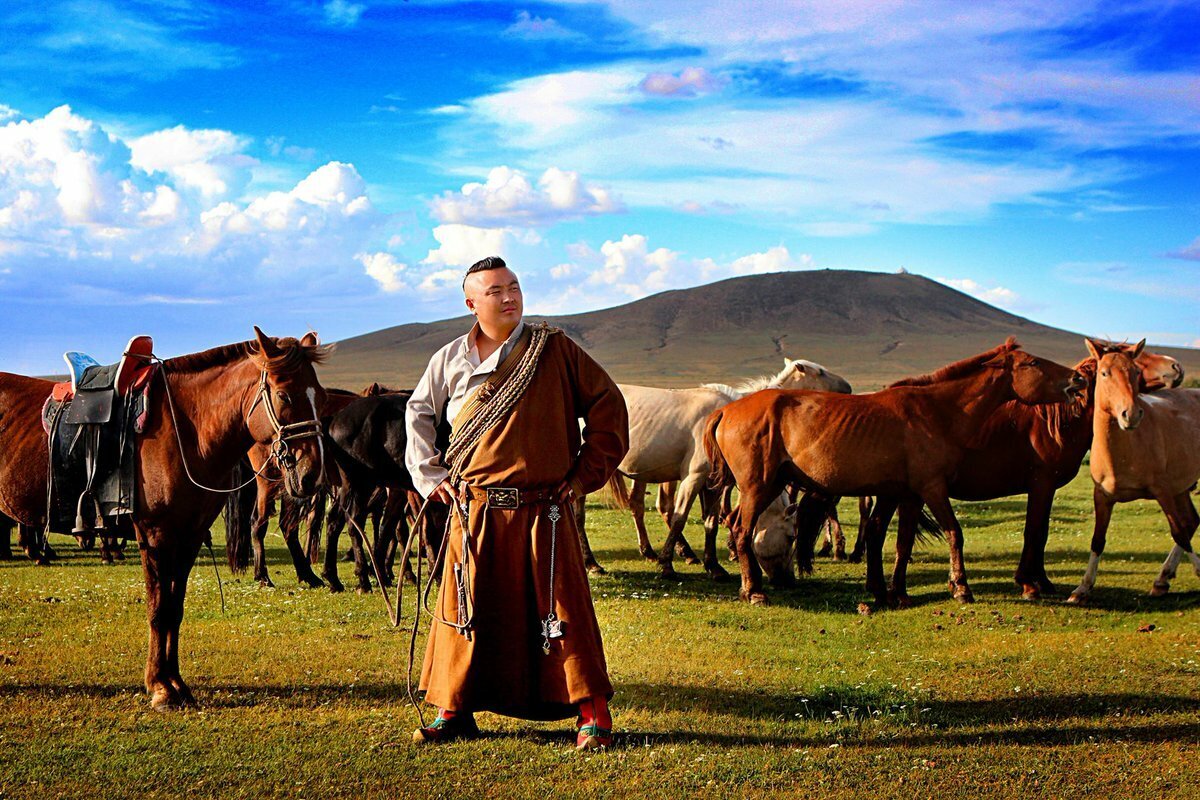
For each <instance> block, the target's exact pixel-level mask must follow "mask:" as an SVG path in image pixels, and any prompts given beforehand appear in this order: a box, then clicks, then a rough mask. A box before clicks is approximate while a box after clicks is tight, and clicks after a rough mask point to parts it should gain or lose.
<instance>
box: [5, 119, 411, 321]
mask: <svg viewBox="0 0 1200 800" xmlns="http://www.w3.org/2000/svg"><path fill="white" fill-rule="evenodd" d="M247 145H248V140H247V139H245V138H244V137H240V136H237V135H235V134H233V133H230V132H228V131H220V130H189V129H187V128H184V127H180V126H177V127H173V128H169V129H166V130H162V131H157V132H154V133H150V134H147V135H145V136H140V137H137V138H133V139H131V140H129V141H125V140H122V139H121V138H120V137H118V136H116V135H115V134H113V133H111V132H110V131H107V130H105V129H104V128H103V127H102V126H101V125H99V124H98V123H96V122H95V121H93V120H90V119H87V118H85V117H82V116H80V115H78V114H76V113H74V112H73V111H72V110H71V109H70V108H69V107H67V106H61V107H59V108H56V109H54V110H53V111H51V112H49V113H48V114H46V115H45V116H44V117H41V118H36V119H30V120H14V121H10V122H8V123H7V124H3V125H0V269H5V270H7V271H8V279H9V280H14V281H18V282H20V283H22V284H23V285H25V286H42V287H45V290H47V291H53V290H54V288H55V286H57V285H58V283H56V278H55V277H54V276H55V275H62V276H67V275H70V276H72V278H74V276H76V275H78V274H80V271H81V270H89V269H90V270H91V273H92V277H91V278H89V280H91V281H92V282H94V283H95V284H97V290H99V285H100V284H103V283H105V282H107V285H109V286H112V287H113V291H115V292H118V293H119V292H123V291H126V290H127V287H128V286H130V285H132V281H131V279H130V277H129V276H130V274H131V272H130V271H131V270H132V271H138V270H141V271H142V272H141V273H140V274H141V275H142V276H143V278H142V279H141V280H139V282H138V283H139V286H141V288H142V289H143V290H146V289H148V288H149V287H148V286H144V285H142V284H143V283H144V281H145V279H146V278H150V277H151V276H153V280H154V281H155V282H157V284H156V288H155V289H154V290H153V291H150V292H149V294H152V295H154V296H163V297H173V296H184V295H186V292H187V291H189V290H192V291H196V292H203V291H205V288H204V287H208V288H209V289H212V290H218V289H222V288H227V287H228V285H229V282H230V281H232V280H238V281H240V282H243V283H244V282H245V280H246V279H247V278H249V279H252V280H260V281H267V282H269V283H271V285H273V286H276V287H287V288H297V287H301V286H308V287H311V286H312V285H314V282H317V283H319V282H321V281H328V280H331V279H334V277H335V276H338V275H342V276H359V278H360V279H361V281H362V286H363V287H364V288H365V287H369V286H370V285H372V284H371V283H370V282H369V280H368V278H370V279H374V281H375V283H377V284H379V285H381V286H383V285H385V284H386V285H393V284H394V282H395V281H396V280H398V279H399V278H398V276H399V270H397V271H395V272H392V273H390V274H389V273H388V272H387V271H386V270H385V269H384V267H385V266H389V265H387V264H386V262H381V261H373V262H372V263H371V264H365V263H362V262H361V261H360V262H357V263H356V261H355V256H356V254H360V253H370V252H374V251H375V250H376V249H378V245H376V246H375V247H374V248H372V244H374V243H376V242H382V241H384V240H387V239H388V238H389V236H388V235H387V234H388V233H389V231H387V230H386V227H387V225H386V222H387V218H386V217H385V216H384V215H382V214H380V213H379V212H378V211H376V210H375V208H374V207H373V206H372V204H371V201H370V199H369V198H368V197H367V194H366V183H365V182H364V181H363V179H362V177H361V176H360V175H359V174H358V172H357V171H356V170H355V169H354V167H353V166H352V165H350V164H344V163H341V162H330V163H328V164H326V165H324V166H322V167H320V168H318V169H316V170H314V171H313V172H312V173H311V174H309V175H308V176H306V177H305V178H303V179H302V180H300V181H298V182H297V183H295V184H294V185H293V186H292V187H291V188H290V189H287V190H284V191H274V192H269V193H267V194H262V195H259V196H256V197H251V198H245V199H243V198H241V197H240V195H241V194H242V192H243V190H244V188H245V187H246V186H247V185H248V184H249V182H250V180H251V177H252V174H253V173H252V168H253V167H254V166H255V165H256V164H257V162H255V161H254V160H253V159H250V158H248V157H247V156H245V154H244V153H243V152H242V151H243V150H244V148H245V147H246V146H247ZM393 238H394V237H393ZM360 265H361V266H363V267H374V271H373V272H368V273H367V275H366V276H364V275H363V273H362V272H361V271H360V270H359V269H358V267H359V266H360ZM100 266H103V269H98V267H100ZM301 276H305V277H303V278H301ZM343 283H344V281H343ZM385 288H386V286H385Z"/></svg>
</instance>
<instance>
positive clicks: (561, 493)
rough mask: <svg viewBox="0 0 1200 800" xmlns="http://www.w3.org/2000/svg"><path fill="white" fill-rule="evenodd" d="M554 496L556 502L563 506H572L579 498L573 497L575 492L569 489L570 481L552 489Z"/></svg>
mask: <svg viewBox="0 0 1200 800" xmlns="http://www.w3.org/2000/svg"><path fill="white" fill-rule="evenodd" d="M554 496H555V497H557V498H558V502H560V503H562V504H563V505H567V504H572V505H573V504H574V503H575V501H576V500H578V499H579V498H578V497H576V496H575V490H574V489H572V488H571V482H570V481H563V482H562V483H560V484H559V485H558V486H557V487H556V488H555V489H554Z"/></svg>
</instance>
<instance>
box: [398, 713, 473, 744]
mask: <svg viewBox="0 0 1200 800" xmlns="http://www.w3.org/2000/svg"><path fill="white" fill-rule="evenodd" d="M478 735H479V726H477V725H476V724H475V715H474V714H472V713H471V712H469V711H461V712H454V711H450V710H448V709H445V708H442V709H438V715H437V719H435V720H434V721H433V722H432V723H430V724H429V725H426V726H425V727H424V728H417V729H416V730H415V731H413V742H415V743H416V744H444V743H446V742H453V741H455V740H456V739H474V738H475V737H476V736H478Z"/></svg>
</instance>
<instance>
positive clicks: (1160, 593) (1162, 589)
mask: <svg viewBox="0 0 1200 800" xmlns="http://www.w3.org/2000/svg"><path fill="white" fill-rule="evenodd" d="M1169 591H1171V585H1170V584H1166V585H1165V586H1164V585H1163V584H1161V583H1156V584H1154V585H1153V586H1151V587H1150V597H1166V596H1167V592H1169Z"/></svg>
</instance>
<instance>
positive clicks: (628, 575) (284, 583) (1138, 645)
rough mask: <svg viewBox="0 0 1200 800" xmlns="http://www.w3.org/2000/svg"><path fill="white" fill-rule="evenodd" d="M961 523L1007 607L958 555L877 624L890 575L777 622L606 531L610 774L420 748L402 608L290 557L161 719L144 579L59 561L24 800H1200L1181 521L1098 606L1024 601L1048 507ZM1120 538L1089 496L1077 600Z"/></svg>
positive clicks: (1135, 524)
mask: <svg viewBox="0 0 1200 800" xmlns="http://www.w3.org/2000/svg"><path fill="white" fill-rule="evenodd" d="M850 505H851V504H850V503H848V502H847V503H843V517H845V518H846V519H845V520H844V521H845V522H847V523H853V521H854V520H853V518H854V512H853V510H852V509H851V508H850ZM958 508H959V511H960V515H961V518H962V520H963V523H964V526H965V528H966V547H967V565H968V570H969V575H970V577H971V583H972V587H973V589H974V591H975V595H976V597H977V598H978V601H977V602H976V603H975V604H974V605H972V606H965V607H960V606H958V605H957V604H955V603H953V602H952V601H950V600H949V598H948V596H947V593H946V586H945V575H946V552H945V547H944V545H942V544H940V543H934V544H931V545H929V546H927V547H925V548H924V549H920V550H918V551H917V553H916V554H915V561H914V564H913V565H912V568H911V570H910V578H909V586H910V591H911V593H912V595H913V598H914V600H915V602H916V606H915V607H914V608H912V609H909V610H906V611H890V612H877V613H874V614H871V615H869V616H860V615H859V614H858V613H857V611H856V606H857V604H858V603H859V602H860V601H862V600H866V599H867V597H866V595H865V593H864V592H863V591H862V577H863V568H862V567H861V566H857V565H849V564H837V563H833V562H832V561H829V560H827V559H819V560H818V562H817V569H816V572H815V574H814V575H813V576H812V577H810V578H807V579H803V580H801V581H800V583H799V586H798V587H797V588H796V589H794V590H788V591H780V590H775V591H773V592H772V601H773V605H771V606H770V607H768V608H751V607H749V606H747V605H745V604H742V603H739V602H737V600H736V584H735V583H734V582H729V583H724V584H714V583H710V582H709V581H708V580H707V579H706V578H704V577H703V574H702V573H701V572H700V568H699V567H688V566H683V567H681V571H682V574H683V576H684V577H683V578H682V580H681V581H679V582H672V583H666V584H664V583H662V582H660V581H658V580H656V579H655V577H654V569H653V565H651V564H649V563H647V562H644V561H642V560H641V559H640V558H639V557H637V553H636V550H635V548H634V537H633V531H632V525H631V524H630V523H629V522H628V520H627V519H626V518H625V517H623V516H621V515H620V514H618V512H615V511H610V510H607V509H605V508H603V507H600V506H597V507H595V508H593V509H590V521H591V523H592V525H591V527H592V531H593V534H592V541H593V544H594V545H595V547H596V551H597V556H598V557H599V558H600V560H601V561H602V563H604V564H605V565H606V566H607V567H608V569H609V574H608V575H606V576H602V577H598V578H593V580H592V590H593V593H594V596H595V598H596V606H597V611H598V613H599V617H600V624H601V628H602V630H603V631H604V635H605V643H606V647H607V653H608V660H609V664H610V668H611V672H612V677H613V682H614V684H615V685H616V687H617V696H616V698H615V700H614V712H615V726H616V729H617V735H618V739H617V742H616V745H615V747H614V749H613V750H612V751H610V752H607V753H602V754H596V755H591V756H580V755H577V754H576V753H574V752H573V751H572V750H571V748H570V746H569V743H570V741H571V738H570V732H569V726H570V723H559V724H531V723H524V722H520V721H516V720H509V719H504V718H500V717H495V716H491V715H481V717H480V724H481V726H482V727H483V728H485V730H486V731H487V732H488V735H487V736H486V737H485V738H483V739H482V740H479V741H474V742H465V743H456V744H452V745H448V746H444V747H440V748H430V749H416V748H414V747H413V746H412V745H411V744H410V743H409V737H410V733H411V731H412V729H413V727H414V725H415V723H416V715H415V714H414V712H413V710H412V709H411V708H410V707H409V706H408V705H407V703H406V701H405V699H404V685H405V684H404V668H405V653H406V649H407V641H408V638H407V632H406V631H405V630H393V629H391V628H390V627H389V626H388V623H387V620H386V618H385V616H384V613H383V608H382V603H381V601H380V598H379V596H378V595H377V594H376V595H374V596H356V595H354V594H343V595H336V596H334V595H330V594H329V593H328V592H326V591H324V590H302V589H299V588H297V587H296V586H295V583H294V578H293V577H292V575H291V571H290V567H289V565H288V564H286V563H285V559H286V553H285V550H284V548H283V544H282V542H281V541H280V540H279V539H278V538H277V537H273V538H272V539H271V540H269V542H268V544H269V547H270V555H271V564H270V566H271V569H272V574H273V576H274V578H275V581H276V583H277V585H278V586H279V588H276V589H260V588H259V587H258V586H257V585H256V584H255V583H253V582H252V581H250V580H249V579H248V578H246V577H242V578H240V579H234V580H230V578H229V575H228V573H227V571H226V570H225V567H224V565H223V563H222V566H221V570H222V573H223V576H224V578H225V594H226V599H227V606H228V607H227V611H226V613H225V614H222V612H221V606H220V600H219V596H218V593H217V583H216V580H215V578H214V575H213V570H212V566H211V564H210V563H208V561H207V555H204V561H203V562H202V563H201V564H200V565H199V566H198V567H197V570H196V571H195V572H194V573H193V576H192V580H191V587H190V593H189V597H188V603H187V619H186V620H185V622H184V628H183V635H182V654H183V655H182V663H183V673H184V677H185V678H187V679H188V680H189V682H190V683H191V685H192V687H193V689H194V690H195V692H196V695H197V698H198V699H199V701H200V703H201V704H202V708H201V709H200V710H197V711H188V712H182V713H173V714H158V713H155V712H153V711H152V710H151V709H150V706H149V702H148V700H147V698H146V697H145V695H144V694H143V691H142V685H141V681H142V669H143V664H144V658H145V653H144V648H145V639H146V624H145V616H144V607H143V599H142V598H143V594H142V584H141V570H140V566H139V565H138V564H137V562H136V561H129V562H126V563H125V564H123V565H118V566H115V567H113V566H104V565H102V564H100V563H99V560H98V558H97V557H96V555H95V554H94V553H85V552H80V551H79V550H78V549H76V547H75V546H74V543H73V541H72V540H69V539H66V538H63V537H57V538H56V539H55V541H54V543H55V545H56V547H57V548H58V550H59V552H60V554H61V555H62V556H63V558H62V559H61V561H59V562H58V563H57V564H55V565H54V566H51V567H41V568H39V567H34V566H32V565H30V564H28V562H25V561H14V562H5V563H0V608H2V612H0V797H39V798H45V797H58V796H77V797H90V798H94V797H110V796H111V797H120V796H134V795H136V796H149V797H178V796H184V795H187V796H201V797H209V796H212V797H242V796H252V797H262V796H294V797H326V796H350V795H354V796H387V797H464V796H475V797H484V796H489V797H490V796H499V797H510V796H513V797H547V796H549V795H551V794H557V795H579V796H587V797H607V796H628V797H642V796H645V797H673V798H674V797H692V796H701V797H742V796H774V795H780V796H783V795H786V796H789V797H795V796H820V797H861V796H867V795H872V796H882V797H905V798H910V797H920V798H923V797H956V798H976V797H1014V796H1018V795H1038V796H1045V797H1079V796H1082V795H1084V794H1086V793H1091V794H1092V796H1099V797H1121V798H1125V797H1155V798H1157V797H1196V796H1200V783H1198V781H1200V760H1198V759H1200V744H1198V741H1200V579H1197V577H1196V576H1195V575H1194V574H1193V573H1192V571H1191V569H1190V567H1181V568H1180V573H1179V577H1178V578H1177V579H1176V581H1175V585H1174V587H1173V590H1172V592H1171V594H1170V595H1169V596H1168V597H1167V598H1165V599H1162V600H1151V599H1150V598H1148V597H1146V596H1145V593H1146V591H1147V590H1148V589H1149V587H1150V583H1151V581H1152V580H1153V578H1154V576H1155V575H1156V574H1157V571H1158V568H1159V565H1160V563H1161V561H1162V559H1163V557H1164V556H1165V555H1166V553H1167V551H1168V550H1169V544H1170V543H1169V538H1168V536H1167V533H1166V525H1165V521H1164V520H1163V518H1162V517H1161V515H1160V513H1159V511H1158V509H1157V507H1155V506H1152V505H1151V504H1148V503H1138V504H1132V505H1127V506H1121V507H1119V508H1118V511H1117V513H1116V515H1115V517H1114V522H1113V528H1112V531H1111V533H1110V538H1109V548H1108V552H1107V554H1106V556H1105V559H1104V561H1103V562H1102V564H1101V571H1100V577H1099V581H1098V585H1097V590H1096V592H1095V596H1094V597H1095V599H1094V603H1093V605H1092V606H1091V607H1088V608H1075V607H1071V606H1067V605H1065V604H1064V603H1063V602H1062V601H1061V599H1058V600H1051V601H1045V602H1041V603H1028V602H1024V601H1022V600H1021V599H1020V597H1019V591H1018V590H1017V587H1016V586H1015V585H1014V584H1013V583H1012V580H1011V574H1012V570H1013V568H1014V566H1015V563H1016V558H1017V554H1018V552H1019V550H1020V531H1021V523H1022V517H1023V512H1024V500H1023V499H1013V500H1005V501H997V502H990V503H982V504H958ZM652 523H653V524H652V527H651V530H652V531H654V532H655V535H656V538H658V539H659V540H661V536H662V534H663V530H662V525H661V523H660V522H658V521H657V520H654V521H652ZM847 529H848V530H849V529H851V525H850V524H848V525H847ZM218 533H219V532H218ZM1090 536H1091V502H1090V481H1089V479H1088V478H1087V475H1086V472H1085V473H1084V474H1083V475H1082V476H1081V477H1080V478H1078V479H1077V480H1076V481H1075V482H1074V483H1073V484H1072V485H1071V486H1070V487H1069V489H1068V490H1067V491H1066V492H1064V493H1063V495H1062V496H1060V499H1059V501H1058V504H1057V506H1056V509H1055V517H1054V523H1053V526H1052V532H1051V539H1050V546H1049V553H1048V559H1047V561H1048V568H1049V571H1050V575H1051V577H1052V578H1053V579H1054V580H1055V581H1056V582H1058V584H1059V586H1060V588H1063V589H1066V590H1068V591H1069V590H1070V589H1071V588H1073V587H1074V586H1075V585H1076V583H1077V582H1078V579H1079V577H1080V575H1081V574H1082V571H1083V567H1084V565H1085V563H1086V557H1087V556H1086V554H1087V549H1088V542H1089V540H1090ZM689 538H690V539H691V541H692V543H693V545H699V544H700V543H701V539H702V537H701V535H700V531H699V529H698V528H692V529H689ZM218 544H219V536H218ZM889 547H890V540H889ZM131 552H133V551H132V550H131ZM218 557H220V553H218ZM342 570H343V579H344V580H345V578H346V576H347V575H348V574H349V572H350V566H349V565H347V564H343V565H342ZM1149 626H1153V630H1152V631H1148V632H1139V629H1146V628H1148V627H1149Z"/></svg>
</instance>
